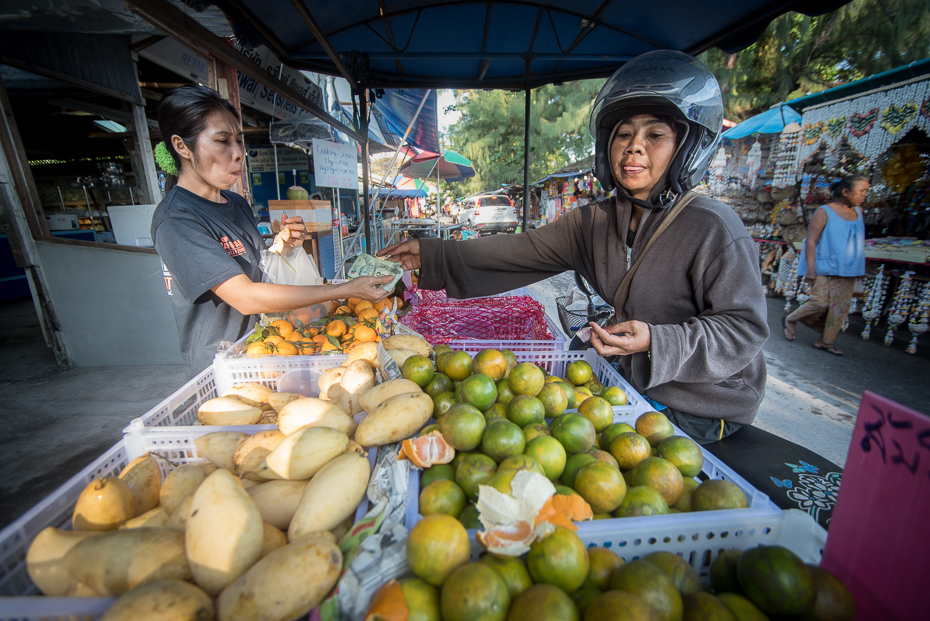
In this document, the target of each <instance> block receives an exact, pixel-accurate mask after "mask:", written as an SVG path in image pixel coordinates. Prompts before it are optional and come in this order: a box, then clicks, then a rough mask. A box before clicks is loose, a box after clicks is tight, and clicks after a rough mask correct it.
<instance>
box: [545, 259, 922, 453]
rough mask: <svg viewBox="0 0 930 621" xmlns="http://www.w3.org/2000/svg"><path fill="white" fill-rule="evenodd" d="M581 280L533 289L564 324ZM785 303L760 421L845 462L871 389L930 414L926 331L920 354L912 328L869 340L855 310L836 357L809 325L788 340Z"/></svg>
mask: <svg viewBox="0 0 930 621" xmlns="http://www.w3.org/2000/svg"><path fill="white" fill-rule="evenodd" d="M573 284H574V280H573V278H572V276H571V275H570V274H561V275H559V276H555V277H553V278H550V279H548V280H544V281H542V282H540V283H537V284H535V285H532V286H531V287H530V289H531V290H532V291H533V294H534V295H536V296H537V298H538V299H539V300H540V301H541V302H543V304H545V306H546V312H547V313H548V314H549V315H550V316H551V317H552V318H553V320H554V321H555V322H556V323H558V312H557V310H556V304H555V298H556V297H557V296H560V295H564V294H565V292H566V291H567V290H568V288H569V287H571V286H572V285H573ZM784 306H785V300H784V299H782V298H769V300H768V311H769V315H768V323H769V330H770V332H771V336H770V337H769V340H768V341H767V342H766V344H765V347H764V351H765V360H766V363H767V364H768V382H767V385H766V393H765V399H764V400H763V402H762V405H761V407H760V408H759V413H758V415H757V416H756V420H755V422H754V424H755V425H756V426H758V427H760V428H762V429H765V430H766V431H769V432H771V433H774V434H775V435H778V436H780V437H783V438H785V439H787V440H791V441H792V442H794V443H796V444H800V445H801V446H804V447H806V448H808V449H810V450H812V451H814V452H815V453H817V454H819V455H822V456H824V457H826V458H827V459H829V460H830V461H832V462H834V463H836V464H838V465H840V466H843V465H844V464H845V463H846V452H847V450H848V447H849V440H850V438H851V437H852V431H853V427H854V426H855V423H856V413H857V411H858V408H859V400H860V398H861V396H862V392H863V391H864V390H871V391H872V392H876V393H878V394H881V395H883V396H885V397H887V398H889V399H891V400H893V401H897V402H898V403H901V404H903V405H906V406H908V407H911V408H913V409H915V410H917V411H920V412H927V413H930V382H928V381H927V380H928V378H930V337H924V343H923V344H922V345H919V346H918V352H917V354H916V355H909V354H906V353H905V352H904V350H905V348H906V347H907V343H908V341H909V340H910V333H909V332H907V331H906V330H899V331H898V333H897V335H896V338H895V340H894V342H893V343H892V345H891V347H885V346H884V345H883V344H882V340H883V339H884V336H885V329H884V327H883V329H882V330H875V329H874V328H873V330H872V337H871V339H870V340H868V341H863V340H862V339H861V338H860V336H859V335H860V333H861V332H862V330H863V328H864V322H863V320H862V317H861V316H859V315H853V316H851V317H850V326H849V328H848V329H847V331H846V332H845V333H843V334H841V335H840V336H839V338H838V339H837V343H836V345H837V347H839V348H840V349H841V350H843V351H844V352H845V354H846V355H845V356H843V357H837V356H832V355H830V354H827V353H825V352H822V351H819V350H816V349H814V348H812V347H811V345H812V344H813V343H814V341H816V340H817V337H816V335H815V333H814V332H813V331H811V330H808V329H807V328H805V327H803V326H799V330H798V337H797V340H796V341H794V342H788V341H786V340H785V339H784V337H783V334H782V327H781V318H782V317H783V316H784V315H785V312H784ZM794 308H797V305H796V304H795V305H794V306H793V307H792V310H793V309H794Z"/></svg>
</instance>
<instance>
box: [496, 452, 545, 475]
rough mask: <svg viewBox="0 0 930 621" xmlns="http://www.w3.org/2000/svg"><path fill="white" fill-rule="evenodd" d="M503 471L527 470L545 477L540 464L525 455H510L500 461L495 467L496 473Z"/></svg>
mask: <svg viewBox="0 0 930 621" xmlns="http://www.w3.org/2000/svg"><path fill="white" fill-rule="evenodd" d="M504 470H528V471H530V472H536V473H538V474H541V475H543V476H546V471H545V470H544V469H543V467H542V464H540V463H539V462H538V461H536V460H535V459H533V458H532V457H530V456H529V455H526V454H524V455H512V456H510V457H508V458H507V459H505V460H504V461H502V462H501V463H500V465H499V466H498V467H497V471H498V472H502V471H504Z"/></svg>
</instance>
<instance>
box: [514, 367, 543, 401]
mask: <svg viewBox="0 0 930 621" xmlns="http://www.w3.org/2000/svg"><path fill="white" fill-rule="evenodd" d="M507 381H508V382H509V383H510V390H512V391H513V394H515V395H531V396H533V397H535V396H536V395H538V394H539V392H540V391H541V390H542V389H543V386H544V385H545V383H546V374H545V373H543V370H542V369H540V368H539V367H537V366H536V365H535V364H533V363H532V362H521V363H520V364H518V365H517V366H515V367H514V368H513V369H511V371H510V376H509V377H508V378H507Z"/></svg>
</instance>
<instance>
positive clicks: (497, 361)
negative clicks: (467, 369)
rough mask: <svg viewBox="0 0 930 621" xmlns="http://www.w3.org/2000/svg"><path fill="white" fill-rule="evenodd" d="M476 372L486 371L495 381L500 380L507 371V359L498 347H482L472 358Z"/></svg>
mask: <svg viewBox="0 0 930 621" xmlns="http://www.w3.org/2000/svg"><path fill="white" fill-rule="evenodd" d="M472 370H473V372H474V373H484V374H485V375H487V376H488V377H490V378H491V379H493V380H494V381H495V382H499V381H500V380H502V379H503V378H504V374H505V373H507V359H506V358H504V354H502V353H500V352H499V351H498V350H496V349H482V350H481V351H479V352H478V353H477V354H475V358H474V360H472Z"/></svg>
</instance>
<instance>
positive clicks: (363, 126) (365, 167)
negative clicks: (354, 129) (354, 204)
mask: <svg viewBox="0 0 930 621" xmlns="http://www.w3.org/2000/svg"><path fill="white" fill-rule="evenodd" d="M358 105H359V119H358V120H359V126H360V127H359V130H360V132H361V134H362V138H364V140H363V141H362V190H363V191H364V193H365V196H364V197H363V201H364V202H363V203H362V217H363V218H364V219H365V252H367V253H368V254H371V222H369V219H368V214H369V211H370V208H371V206H370V204H369V201H370V200H371V196H370V194H369V180H368V174H369V172H370V171H369V162H368V155H369V151H368V87H367V86H363V87H362V88H361V89H359V93H358Z"/></svg>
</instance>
